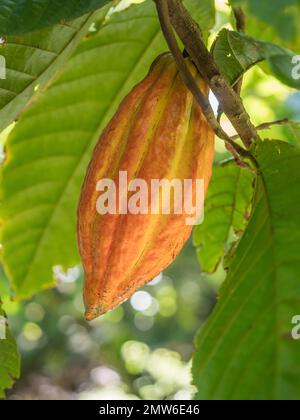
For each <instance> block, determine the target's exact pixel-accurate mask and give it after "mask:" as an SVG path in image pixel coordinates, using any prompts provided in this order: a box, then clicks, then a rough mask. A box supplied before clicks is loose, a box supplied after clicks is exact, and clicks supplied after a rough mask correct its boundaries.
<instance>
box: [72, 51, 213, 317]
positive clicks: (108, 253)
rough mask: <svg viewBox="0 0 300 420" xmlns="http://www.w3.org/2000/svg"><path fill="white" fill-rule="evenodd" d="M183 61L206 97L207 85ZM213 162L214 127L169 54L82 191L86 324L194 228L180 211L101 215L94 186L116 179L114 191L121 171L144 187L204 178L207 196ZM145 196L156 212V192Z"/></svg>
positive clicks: (106, 139)
mask: <svg viewBox="0 0 300 420" xmlns="http://www.w3.org/2000/svg"><path fill="white" fill-rule="evenodd" d="M186 60H187V64H188V66H189V69H190V71H191V72H192V74H193V75H194V77H195V79H196V80H197V83H198V85H199V87H200V89H201V90H202V92H203V93H204V94H205V95H206V96H207V95H208V88H207V86H206V85H205V83H204V82H203V81H202V80H201V78H200V76H199V75H198V73H197V71H196V69H195V67H194V65H193V64H192V62H190V60H189V59H186ZM213 156H214V133H213V131H212V129H211V128H210V127H209V125H208V123H207V121H206V119H205V117H204V115H203V114H202V111H201V109H200V107H199V105H198V104H197V103H196V101H195V100H194V98H193V96H192V94H191V93H190V91H189V90H188V89H187V88H186V86H185V84H184V83H183V81H182V79H181V77H180V75H179V72H178V70H177V67H176V65H175V63H174V61H173V58H172V57H171V55H170V54H164V55H162V56H160V57H159V58H158V59H157V60H156V62H155V63H154V64H153V65H152V67H151V69H150V72H149V74H148V76H147V77H146V78H145V79H144V80H143V81H142V82H141V83H139V84H138V85H137V86H136V87H135V88H134V89H133V90H132V91H131V93H129V95H127V97H126V98H125V99H124V100H123V102H122V103H121V105H120V107H119V109H118V111H117V113H116V114H115V116H114V117H113V118H112V120H111V121H110V123H109V124H108V126H107V127H106V129H105V130H104V131H103V133H102V135H101V137H100V140H99V142H98V144H97V146H96V148H95V150H94V154H93V157H92V160H91V162H90V165H89V168H88V171H87V175H86V178H85V181H84V185H83V188H82V193H81V198H80V203H79V208H78V242H79V251H80V255H81V258H82V263H83V266H84V272H85V284H84V302H85V306H86V319H87V320H92V319H94V318H96V317H98V316H99V315H101V314H104V313H105V312H107V311H108V310H110V309H112V308H114V307H115V306H117V305H118V304H119V303H121V302H122V301H124V300H125V299H127V298H128V297H129V296H130V295H132V294H133V293H134V292H135V291H136V289H138V288H139V287H140V286H142V285H144V284H146V283H147V282H148V281H151V280H152V279H153V278H155V277H156V276H157V275H158V274H160V273H161V271H162V270H163V269H165V268H166V267H167V266H168V265H169V264H170V263H171V262H172V261H173V260H174V259H175V258H176V256H177V255H178V253H179V252H180V250H181V249H182V247H183V245H184V243H185V242H186V241H187V239H188V238H189V236H190V234H191V230H192V226H190V225H187V224H186V220H185V218H186V214H184V212H183V213H182V214H175V213H174V212H171V213H170V214H153V213H151V214H149V213H148V214H142V212H141V214H120V212H118V213H117V214H110V213H108V214H99V212H98V211H97V210H96V209H97V199H98V197H99V192H97V188H96V186H97V183H98V182H99V180H101V179H111V180H114V181H115V184H116V185H117V187H116V188H117V192H118V189H119V188H120V187H118V183H119V177H120V173H121V172H120V171H127V178H128V182H130V181H131V180H133V179H136V178H139V179H142V180H144V181H145V182H146V183H147V185H150V183H151V180H153V179H159V180H161V179H168V180H172V179H179V180H184V179H191V180H192V181H193V182H195V180H196V179H203V180H204V186H205V187H204V189H205V190H206V189H207V187H208V183H209V180H210V177H211V172H212V162H213ZM128 194H131V193H130V192H128ZM151 198H154V199H156V200H157V202H159V203H160V207H161V204H162V203H161V200H162V199H161V191H159V192H158V196H157V197H151ZM194 198H195V197H193V199H194ZM172 207H174V206H172Z"/></svg>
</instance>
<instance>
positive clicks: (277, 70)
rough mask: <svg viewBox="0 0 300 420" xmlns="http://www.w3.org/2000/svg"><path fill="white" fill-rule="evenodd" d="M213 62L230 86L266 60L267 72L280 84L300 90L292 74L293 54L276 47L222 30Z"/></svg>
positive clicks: (293, 66)
mask: <svg viewBox="0 0 300 420" xmlns="http://www.w3.org/2000/svg"><path fill="white" fill-rule="evenodd" d="M213 54H214V58H215V61H216V63H217V64H218V66H219V68H220V69H221V70H222V72H223V74H224V75H225V76H226V78H227V79H228V80H229V82H230V83H231V84H234V83H235V82H236V81H237V80H238V79H239V78H240V77H241V76H242V75H243V74H244V73H245V72H246V71H247V70H248V69H250V68H251V67H252V66H254V65H255V64H257V63H259V62H261V61H263V60H266V61H267V64H268V66H269V70H270V71H271V73H273V74H274V76H276V77H277V78H278V79H279V80H281V81H282V82H283V83H285V84H287V85H288V86H291V87H293V88H295V89H300V78H299V77H297V75H295V74H294V73H295V72H296V64H297V63H296V61H294V57H296V53H294V52H292V51H290V50H287V49H285V48H280V47H278V46H277V45H274V44H271V43H267V42H263V41H261V40H258V39H254V38H251V37H249V36H246V35H244V34H242V33H239V32H234V31H228V30H227V29H223V30H222V31H221V32H220V34H219V36H218V38H217V40H216V42H215V44H214V47H213Z"/></svg>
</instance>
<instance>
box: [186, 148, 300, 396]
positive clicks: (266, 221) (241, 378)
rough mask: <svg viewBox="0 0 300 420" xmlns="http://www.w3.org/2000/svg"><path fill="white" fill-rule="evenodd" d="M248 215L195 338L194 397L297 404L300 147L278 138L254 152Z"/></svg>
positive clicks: (299, 382) (299, 381)
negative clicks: (251, 204)
mask: <svg viewBox="0 0 300 420" xmlns="http://www.w3.org/2000/svg"><path fill="white" fill-rule="evenodd" d="M252 151H253V154H254V156H255V158H256V159H257V162H258V167H259V176H258V182H257V189H256V197H255V203H254V210H253V214H252V217H251V220H250V222H249V225H248V227H247V229H246V232H245V234H244V236H243V238H242V239H241V242H240V244H239V247H238V249H237V252H236V254H235V256H234V257H233V259H232V261H231V264H230V268H229V272H228V277H227V279H226V281H225V283H224V285H223V287H222V288H221V293H220V299H219V303H218V304H217V307H216V309H215V311H214V313H213V315H212V317H211V318H210V319H209V321H208V323H207V324H206V326H205V327H204V328H203V330H202V331H201V332H200V334H199V336H198V339H197V352H196V355H195V358H194V362H193V377H194V382H195V384H196V385H197V387H198V398H199V399H225V400H227V399H299V398H300V364H299V358H300V341H294V340H293V339H292V336H291V332H292V328H293V325H292V319H293V318H294V316H295V315H298V314H299V311H300V280H299V279H300V256H299V247H300V217H299V214H300V196H299V182H300V169H299V168H300V150H299V149H298V148H296V147H294V146H291V145H289V144H288V143H284V142H280V141H268V142H260V143H258V144H257V145H255V147H254V148H253V150H252Z"/></svg>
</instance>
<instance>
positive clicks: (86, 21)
mask: <svg viewBox="0 0 300 420" xmlns="http://www.w3.org/2000/svg"><path fill="white" fill-rule="evenodd" d="M96 16H97V13H92V14H89V15H86V16H84V17H82V18H79V19H77V20H75V21H72V22H69V23H68V25H66V24H61V25H56V26H54V27H53V28H51V29H47V30H43V31H40V32H34V33H32V34H29V35H24V36H9V37H7V38H6V42H5V44H4V45H3V46H2V48H1V49H0V54H1V56H2V57H3V58H4V60H5V63H6V78H5V79H2V80H0V131H2V130H3V129H4V128H5V127H6V126H8V125H9V124H10V123H11V122H12V121H14V119H15V118H16V117H17V116H18V115H19V114H20V112H21V111H22V110H23V108H24V107H25V105H26V104H27V103H28V101H29V100H30V98H31V97H32V96H33V95H34V94H35V92H36V91H37V89H38V92H39V91H40V90H41V88H42V87H44V86H45V84H46V83H47V82H48V81H49V79H51V78H52V77H53V75H54V74H55V73H56V72H57V70H58V69H59V68H60V67H61V66H62V65H63V64H64V62H65V61H66V59H67V58H68V57H69V56H70V55H71V53H72V52H73V51H74V49H75V48H76V47H77V45H78V43H79V42H80V40H81V39H82V38H83V37H84V35H85V34H86V33H87V31H88V29H89V27H90V25H91V23H92V22H93V20H95V19H96Z"/></svg>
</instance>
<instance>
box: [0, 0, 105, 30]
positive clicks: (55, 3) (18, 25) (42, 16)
mask: <svg viewBox="0 0 300 420" xmlns="http://www.w3.org/2000/svg"><path fill="white" fill-rule="evenodd" d="M109 2H110V0H63V1H62V0H22V1H20V0H2V1H1V4H0V28H1V30H0V31H1V32H0V34H1V36H7V35H12V34H24V33H28V32H32V31H36V30H37V29H41V28H45V27H47V26H51V25H54V24H57V23H63V22H64V21H66V20H71V19H75V18H77V17H80V16H82V15H84V14H85V13H88V12H91V11H93V10H96V9H98V8H100V7H102V6H104V5H105V4H107V3H109Z"/></svg>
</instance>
